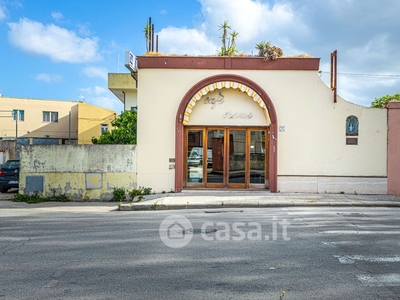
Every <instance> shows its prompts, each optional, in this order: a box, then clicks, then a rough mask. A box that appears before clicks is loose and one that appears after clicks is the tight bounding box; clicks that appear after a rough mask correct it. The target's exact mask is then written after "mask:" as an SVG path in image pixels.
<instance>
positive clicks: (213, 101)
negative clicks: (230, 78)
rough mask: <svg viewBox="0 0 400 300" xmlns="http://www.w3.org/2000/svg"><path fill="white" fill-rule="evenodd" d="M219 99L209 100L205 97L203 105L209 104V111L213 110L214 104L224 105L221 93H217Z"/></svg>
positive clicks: (209, 98)
mask: <svg viewBox="0 0 400 300" xmlns="http://www.w3.org/2000/svg"><path fill="white" fill-rule="evenodd" d="M218 95H219V97H218V98H211V97H207V98H206V99H204V104H209V105H212V106H211V109H214V107H215V105H216V104H222V103H224V102H225V101H224V98H225V97H224V95H222V93H221V92H219V93H218Z"/></svg>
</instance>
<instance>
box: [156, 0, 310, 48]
mask: <svg viewBox="0 0 400 300" xmlns="http://www.w3.org/2000/svg"><path fill="white" fill-rule="evenodd" d="M199 2H200V4H201V12H202V15H203V18H204V22H203V23H201V24H200V25H199V26H197V27H195V28H177V27H168V28H165V29H162V30H161V31H160V32H159V41H160V49H162V50H160V51H161V52H166V53H168V54H170V53H176V54H192V55H215V54H217V52H218V50H219V48H220V47H221V34H222V32H221V30H219V27H220V25H221V24H222V23H223V22H224V21H228V23H229V25H230V26H231V28H232V31H233V30H235V31H237V32H238V33H239V36H238V38H237V42H236V45H237V48H238V49H239V51H241V52H245V53H248V54H251V53H252V52H255V51H256V50H255V44H256V43H258V42H260V41H271V42H272V44H274V45H277V46H279V47H281V48H282V49H283V51H284V53H288V54H299V53H302V52H301V50H299V49H296V48H295V47H294V46H293V41H296V39H305V38H306V37H308V36H309V35H310V34H311V31H310V29H309V28H308V26H306V25H305V24H304V23H303V22H301V20H300V19H299V16H298V15H297V14H296V13H295V12H294V10H293V7H292V6H291V5H290V4H287V3H275V4H274V5H272V6H271V5H270V4H268V3H262V2H260V1H253V0H218V1H215V0H199ZM238 12H240V13H238ZM293 37H295V39H294V40H293ZM164 49H166V50H164Z"/></svg>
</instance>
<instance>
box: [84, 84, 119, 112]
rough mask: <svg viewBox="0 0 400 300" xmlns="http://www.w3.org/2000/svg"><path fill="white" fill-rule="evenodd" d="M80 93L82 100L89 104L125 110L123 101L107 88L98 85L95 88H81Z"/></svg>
mask: <svg viewBox="0 0 400 300" xmlns="http://www.w3.org/2000/svg"><path fill="white" fill-rule="evenodd" d="M80 92H81V98H82V99H83V100H84V101H85V102H87V103H89V104H92V105H96V106H100V107H104V108H108V109H112V110H117V111H118V110H120V109H123V105H122V103H121V101H119V99H117V98H116V97H115V96H114V95H113V94H111V92H110V91H109V90H108V89H107V88H105V87H102V86H98V85H96V86H94V87H87V88H81V89H80Z"/></svg>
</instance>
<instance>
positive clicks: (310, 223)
mask: <svg viewBox="0 0 400 300" xmlns="http://www.w3.org/2000/svg"><path fill="white" fill-rule="evenodd" d="M114 208H115V205H113V204H104V203H91V204H74V203H66V204H56V203H47V204H39V205H27V204H23V203H12V202H5V201H2V202H0V253H1V256H0V299H277V300H278V299H279V296H280V294H281V291H282V290H284V291H285V292H286V294H285V296H284V298H283V299H284V300H287V299H296V300H298V299H363V300H367V299H374V300H376V299H400V209H398V208H348V207H347V208H340V207H333V208H324V207H322V208H316V207H310V208H300V207H299V208H296V207H288V208H267V209H226V210H222V209H219V210H185V211H183V210H179V211H143V212H135V211H132V212H118V211H114ZM166 218H167V219H166ZM185 218H187V219H185ZM174 220H175V221H174ZM160 227H161V231H160ZM180 230H181V231H180Z"/></svg>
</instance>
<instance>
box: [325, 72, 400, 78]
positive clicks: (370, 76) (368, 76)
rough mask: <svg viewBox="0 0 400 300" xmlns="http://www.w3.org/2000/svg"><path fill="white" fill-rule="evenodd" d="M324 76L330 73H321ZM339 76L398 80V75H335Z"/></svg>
mask: <svg viewBox="0 0 400 300" xmlns="http://www.w3.org/2000/svg"><path fill="white" fill-rule="evenodd" d="M321 73H324V74H330V72H325V71H321ZM337 75H340V76H353V77H364V78H381V79H400V75H395V74H365V73H339V72H338V73H337Z"/></svg>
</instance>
